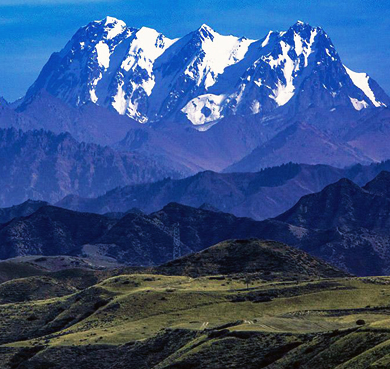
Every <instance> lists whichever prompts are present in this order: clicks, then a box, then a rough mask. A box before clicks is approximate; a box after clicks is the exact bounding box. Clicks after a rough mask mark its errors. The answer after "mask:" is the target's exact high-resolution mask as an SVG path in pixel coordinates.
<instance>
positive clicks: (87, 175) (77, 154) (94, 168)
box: [0, 128, 180, 206]
mask: <svg viewBox="0 0 390 369" xmlns="http://www.w3.org/2000/svg"><path fill="white" fill-rule="evenodd" d="M0 157H1V166H0V188H1V190H0V205H1V206H11V205H14V204H18V203H20V202H22V201H25V200H27V199H34V200H45V201H48V202H56V201H59V200H60V199H61V198H63V197H64V196H66V195H67V194H70V193H78V194H80V195H81V196H91V195H95V196H97V195H99V194H104V193H105V192H106V191H107V190H110V189H112V188H115V187H118V186H124V185H126V184H130V183H145V182H150V181H155V180H157V179H162V178H165V177H173V178H175V177H176V178H178V177H180V175H179V173H178V172H175V171H174V170H171V169H170V168H166V167H164V165H162V164H161V163H159V162H157V161H156V160H153V159H151V158H147V157H144V156H143V155H142V154H133V153H120V152H117V151H114V150H113V149H111V148H109V147H102V146H99V145H96V144H85V143H79V142H77V141H76V140H74V139H73V138H72V136H70V134H69V133H61V134H58V135H56V134H54V133H52V132H49V131H43V130H39V131H37V130H35V131H27V132H22V131H20V130H16V129H14V128H9V129H0Z"/></svg>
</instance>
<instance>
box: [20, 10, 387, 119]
mask: <svg viewBox="0 0 390 369" xmlns="http://www.w3.org/2000/svg"><path fill="white" fill-rule="evenodd" d="M42 89H45V90H47V91H48V92H49V93H50V94H52V95H54V96H56V97H58V98H60V99H61V100H63V101H64V102H67V103H69V104H70V105H72V106H81V105H84V104H85V103H87V102H93V103H96V104H98V105H101V106H105V107H109V108H111V109H114V110H116V111H117V112H118V113H119V114H122V115H128V116H129V117H131V118H133V119H134V120H136V121H138V122H140V123H145V122H149V121H151V122H153V121H158V120H161V119H164V118H167V117H174V118H175V119H178V118H179V116H185V117H186V118H187V119H188V120H189V121H190V122H191V123H192V124H193V125H197V126H202V125H205V124H208V123H214V122H216V121H217V120H219V119H221V118H223V117H225V116H228V115H237V114H239V115H252V114H254V115H256V114H261V115H264V114H265V113H268V112H271V111H274V110H275V109H276V108H278V107H281V106H285V105H287V104H289V106H290V107H291V108H294V109H295V110H298V111H301V110H302V109H303V110H305V109H307V108H308V107H310V106H311V105H312V104H313V103H317V104H320V106H321V107H329V106H331V107H337V106H338V105H341V106H348V105H349V106H350V107H352V108H353V109H355V110H362V109H365V108H368V107H381V106H383V107H385V106H387V105H389V104H390V99H389V97H388V96H387V95H386V94H385V93H384V91H383V90H382V89H381V88H380V87H379V86H378V84H377V83H376V82H375V81H374V80H372V79H371V78H370V77H369V76H367V75H366V74H365V73H355V72H352V71H351V70H349V69H348V68H347V67H345V66H344V65H343V64H342V62H341V59H340V57H339V55H338V53H337V52H336V50H335V48H334V46H333V44H332V42H331V40H330V38H329V37H328V35H327V34H326V33H325V32H324V30H323V29H322V28H320V27H312V26H310V25H308V24H305V23H303V22H297V23H296V24H294V25H293V26H292V27H291V28H289V29H288V30H287V31H286V32H269V33H268V35H267V36H266V37H264V38H263V39H261V40H249V39H247V38H245V37H235V36H222V35H220V34H218V33H217V32H216V31H214V30H213V29H211V28H210V27H209V26H207V25H205V24H204V25H202V26H201V27H200V28H199V29H197V30H195V31H194V32H191V33H189V34H188V35H186V36H184V37H182V38H178V39H169V38H168V37H166V36H164V35H163V34H161V33H159V32H158V31H156V30H154V29H150V28H147V27H142V28H140V29H136V28H131V27H128V26H126V24H125V23H124V22H123V21H120V20H118V19H115V18H112V17H107V18H105V19H103V20H101V21H96V22H92V23H90V24H88V25H87V26H85V27H82V28H80V29H79V30H78V31H77V32H76V34H75V35H74V36H73V37H72V39H71V40H70V41H69V42H68V43H67V45H66V46H65V47H64V49H62V50H61V51H60V52H59V53H54V54H53V55H52V56H51V58H50V60H49V61H48V63H47V64H46V65H45V67H44V68H43V70H42V72H41V74H40V75H39V77H38V79H37V80H36V82H35V83H34V85H33V86H31V88H30V89H29V91H28V92H27V95H26V98H25V101H26V100H28V99H29V98H31V97H32V96H34V95H35V94H37V93H39V91H40V90H42Z"/></svg>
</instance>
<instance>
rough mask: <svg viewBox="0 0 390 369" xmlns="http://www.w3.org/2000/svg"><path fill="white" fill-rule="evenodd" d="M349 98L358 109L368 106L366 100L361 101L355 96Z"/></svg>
mask: <svg viewBox="0 0 390 369" xmlns="http://www.w3.org/2000/svg"><path fill="white" fill-rule="evenodd" d="M349 99H350V100H351V103H352V105H353V107H354V108H355V109H356V110H359V111H360V110H362V109H365V108H367V107H368V103H367V102H366V101H364V100H361V101H359V100H358V99H355V98H353V97H350V98H349Z"/></svg>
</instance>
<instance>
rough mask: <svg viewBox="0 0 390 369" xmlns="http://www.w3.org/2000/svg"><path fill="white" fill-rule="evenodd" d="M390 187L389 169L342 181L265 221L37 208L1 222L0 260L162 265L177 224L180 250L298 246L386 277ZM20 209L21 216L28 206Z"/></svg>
mask: <svg viewBox="0 0 390 369" xmlns="http://www.w3.org/2000/svg"><path fill="white" fill-rule="evenodd" d="M388 188H390V173H389V172H381V173H380V174H379V175H378V176H377V177H376V178H375V179H373V180H372V181H370V182H369V183H368V184H367V185H366V186H364V187H363V188H361V187H359V186H358V185H356V184H355V183H353V182H351V181H350V180H348V179H345V178H344V179H341V180H339V181H338V182H336V183H334V184H331V185H329V186H327V187H326V188H325V189H323V190H322V191H321V192H318V193H315V194H310V195H306V196H304V197H302V198H301V199H300V200H299V201H298V203H297V204H296V205H294V206H293V207H292V208H291V209H290V210H288V211H287V212H285V213H283V214H281V215H279V216H278V217H276V218H274V219H268V220H264V221H255V220H253V219H250V218H238V217H236V216H234V215H231V214H226V213H223V212H219V211H215V210H206V209H205V208H202V209H199V208H193V207H189V206H185V205H180V204H177V203H171V204H168V205H167V206H165V207H164V208H163V209H161V210H160V211H157V212H154V213H152V214H150V215H146V214H143V213H140V212H129V213H127V214H122V215H121V214H116V216H113V214H107V215H98V214H92V213H81V212H74V211H70V210H66V209H62V208H59V207H53V206H41V207H39V208H38V210H36V211H35V212H33V213H32V214H31V215H28V216H22V217H16V218H14V219H13V220H11V221H9V222H7V223H5V224H3V225H1V226H0V259H7V258H11V257H16V256H23V255H63V254H68V255H74V256H84V257H87V258H92V259H93V258H94V257H96V256H99V257H106V258H111V260H115V261H117V262H120V263H125V264H128V265H137V266H141V265H143V266H148V265H159V264H162V263H165V262H167V261H169V260H171V259H172V258H173V255H174V228H175V227H179V231H180V250H181V251H180V252H181V254H182V255H187V254H190V253H193V252H198V251H201V250H203V249H205V248H207V247H209V246H212V245H215V244H217V243H218V242H221V241H224V240H229V239H248V238H258V239H263V240H274V241H278V242H283V243H285V244H287V245H290V246H293V247H296V248H299V249H301V250H303V251H306V252H308V253H309V254H311V255H313V256H316V257H319V258H321V259H323V260H325V261H327V262H329V263H330V264H332V265H334V266H335V267H337V268H340V269H343V270H345V271H348V272H350V273H353V274H357V275H385V274H388V273H389V271H390V232H389V226H390V198H389V197H388V196H389V191H388ZM20 209H21V214H22V215H24V214H25V210H24V209H25V205H23V204H22V205H21V206H20ZM17 213H18V209H17V208H14V209H13V214H14V215H15V216H16V215H17Z"/></svg>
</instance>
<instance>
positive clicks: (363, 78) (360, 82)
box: [344, 66, 386, 110]
mask: <svg viewBox="0 0 390 369" xmlns="http://www.w3.org/2000/svg"><path fill="white" fill-rule="evenodd" d="M344 68H345V70H346V71H347V73H348V75H349V77H350V78H351V79H352V82H353V83H354V85H355V86H356V87H358V88H360V89H361V90H362V91H363V92H364V94H365V95H366V96H367V97H368V98H369V99H370V101H371V102H372V103H373V104H374V106H376V107H380V106H386V105H385V104H384V103H383V102H381V101H378V100H377V99H376V97H375V94H374V91H373V90H372V89H371V87H370V77H369V76H368V75H367V74H366V73H356V72H353V71H352V70H350V69H348V68H347V67H346V66H344ZM354 106H355V105H354ZM367 106H368V104H365V106H364V107H367ZM355 109H356V106H355ZM357 110H360V109H357Z"/></svg>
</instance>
